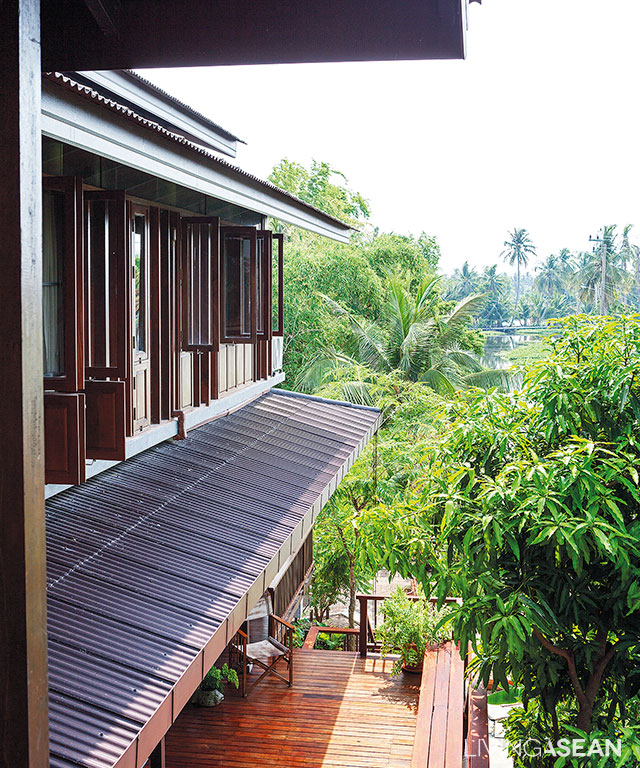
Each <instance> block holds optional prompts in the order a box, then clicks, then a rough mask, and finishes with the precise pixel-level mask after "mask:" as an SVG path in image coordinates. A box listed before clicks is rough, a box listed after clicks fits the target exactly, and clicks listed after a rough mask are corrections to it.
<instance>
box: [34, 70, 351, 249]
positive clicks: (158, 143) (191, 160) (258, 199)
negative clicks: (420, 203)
mask: <svg viewBox="0 0 640 768" xmlns="http://www.w3.org/2000/svg"><path fill="white" fill-rule="evenodd" d="M41 126H42V134H43V135H44V136H47V137H49V138H52V139H55V140H58V141H61V142H63V143H65V144H69V145H71V146H74V147H77V148H79V149H83V150H85V151H88V152H91V153H93V154H96V155H99V156H100V157H104V158H106V159H109V160H113V161H115V162H118V163H122V164H123V165H126V166H128V167H130V168H133V169H136V170H139V171H142V172H144V173H148V174H150V175H151V176H154V177H157V178H159V179H163V180H165V181H169V182H173V183H175V184H178V185H180V186H183V187H186V188H187V189H192V190H195V191H197V192H200V193H202V194H204V195H207V196H210V197H212V198H215V199H217V200H222V201H224V202H228V203H231V204H233V205H236V206H239V207H241V208H245V209H247V210H250V211H254V212H256V213H259V214H261V215H263V216H273V217H274V218H277V219H278V220H280V221H283V222H286V223H288V224H293V225H294V226H297V227H301V228H302V229H307V230H309V231H311V232H315V233H317V234H320V235H323V236H325V237H329V238H331V239H333V240H337V241H339V242H348V240H349V234H350V232H351V229H350V227H349V226H348V225H347V224H343V223H341V222H339V221H338V220H336V219H334V218H333V217H331V216H329V215H327V214H323V213H322V212H321V211H318V210H316V209H314V208H313V207H311V206H308V205H306V204H305V203H303V202H302V201H299V200H297V199H296V198H294V197H293V196H291V195H289V194H288V193H286V192H284V191H282V190H279V189H277V188H276V187H274V186H273V185H272V184H269V183H268V182H264V181H261V180H260V179H257V178H255V177H253V176H251V175H250V174H248V173H246V172H245V171H242V170H241V169H240V168H235V167H234V166H232V165H231V164H229V163H227V162H226V161H224V160H222V159H220V158H216V157H214V156H212V155H210V154H208V153H207V152H206V151H205V150H202V149H200V148H198V147H196V146H195V145H193V144H191V143H190V142H188V141H185V140H184V139H181V137H169V136H167V135H163V133H162V132H158V131H157V130H153V129H150V128H149V127H147V126H145V125H144V124H143V123H142V122H136V121H135V120H130V119H127V118H126V117H125V116H124V115H122V114H119V113H118V112H117V111H113V110H110V109H106V108H105V107H104V106H103V105H102V104H100V103H96V101H94V100H91V99H90V98H82V97H79V96H78V94H77V93H76V92H74V91H72V90H69V89H68V88H61V87H59V85H58V84H57V83H55V82H52V81H51V80H48V79H46V78H45V79H44V80H43V89H42V121H41ZM165 133H166V132H165ZM176 139H177V140H176Z"/></svg>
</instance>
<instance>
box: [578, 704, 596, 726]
mask: <svg viewBox="0 0 640 768" xmlns="http://www.w3.org/2000/svg"><path fill="white" fill-rule="evenodd" d="M592 717H593V706H592V705H591V704H589V703H583V704H581V705H580V709H579V710H578V719H577V720H576V728H579V729H580V730H581V731H584V732H585V733H590V732H591V719H592Z"/></svg>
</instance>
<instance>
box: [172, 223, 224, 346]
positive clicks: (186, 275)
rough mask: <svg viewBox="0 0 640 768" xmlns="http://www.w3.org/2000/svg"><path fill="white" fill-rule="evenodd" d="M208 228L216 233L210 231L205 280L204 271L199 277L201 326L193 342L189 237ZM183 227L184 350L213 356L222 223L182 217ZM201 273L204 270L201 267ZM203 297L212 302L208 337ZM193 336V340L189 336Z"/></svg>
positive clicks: (182, 299)
mask: <svg viewBox="0 0 640 768" xmlns="http://www.w3.org/2000/svg"><path fill="white" fill-rule="evenodd" d="M203 225H208V226H210V227H212V228H213V229H210V230H209V240H208V243H209V246H210V250H209V253H208V258H207V261H206V262H205V264H204V266H205V272H204V277H203V276H202V271H201V272H200V274H199V275H198V278H197V279H198V285H199V289H200V300H199V302H198V309H199V316H200V317H199V322H198V334H197V336H198V338H197V340H194V338H193V336H194V335H195V334H192V333H191V331H190V329H191V326H192V323H191V311H192V302H191V297H192V295H193V287H192V286H193V282H192V281H193V279H194V276H193V271H192V268H193V260H192V258H190V256H191V253H192V246H191V245H190V242H189V235H190V234H191V235H193V231H194V229H193V228H194V227H198V228H200V227H202V226H203ZM180 227H181V238H180V240H181V244H182V248H181V282H182V290H181V303H182V311H181V318H182V329H181V337H182V338H181V347H182V350H183V351H184V352H212V351H217V349H218V343H219V342H218V338H219V330H218V315H219V311H218V306H219V300H218V292H219V287H218V286H219V274H220V219H219V217H218V216H183V217H182V218H181V219H180ZM198 231H199V236H200V243H201V245H202V242H203V233H202V231H201V230H200V229H198ZM200 269H202V267H200ZM203 297H206V298H207V301H208V302H209V306H208V311H206V309H205V311H206V315H207V316H208V317H207V318H206V320H207V324H208V330H207V331H206V333H205V334H203V331H202V325H203V320H204V319H205V318H204V317H203V310H202V305H201V304H200V301H201V300H202V298H203ZM190 334H191V336H190Z"/></svg>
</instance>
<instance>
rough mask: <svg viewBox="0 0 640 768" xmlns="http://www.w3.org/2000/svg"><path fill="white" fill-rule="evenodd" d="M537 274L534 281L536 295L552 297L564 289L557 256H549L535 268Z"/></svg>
mask: <svg viewBox="0 0 640 768" xmlns="http://www.w3.org/2000/svg"><path fill="white" fill-rule="evenodd" d="M536 272H537V273H538V274H537V276H536V279H535V280H534V283H533V284H534V286H535V288H536V290H537V291H538V293H541V294H546V295H547V296H552V295H553V294H554V293H560V292H561V291H562V289H563V288H564V280H563V279H562V267H561V263H560V259H559V257H558V256H554V255H553V254H551V255H550V256H547V258H546V259H545V260H544V261H543V262H542V264H539V265H538V266H537V267H536Z"/></svg>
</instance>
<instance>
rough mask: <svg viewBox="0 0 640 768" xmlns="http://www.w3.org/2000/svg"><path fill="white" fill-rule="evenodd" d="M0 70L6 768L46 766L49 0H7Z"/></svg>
mask: <svg viewBox="0 0 640 768" xmlns="http://www.w3.org/2000/svg"><path fill="white" fill-rule="evenodd" d="M0 71H1V72H2V78H0V112H1V115H0V168H1V169H2V176H1V178H0V248H1V251H0V263H1V264H2V269H0V308H1V310H0V340H1V343H0V373H1V375H0V402H1V403H2V411H3V418H2V432H3V440H2V449H1V456H0V768H9V767H10V768H45V766H48V765H49V744H48V728H47V717H48V712H47V710H48V699H47V636H46V594H45V535H44V533H45V532H44V447H43V436H42V423H43V386H42V178H41V176H42V174H41V138H40V88H41V80H40V0H3V1H2V2H1V3H0Z"/></svg>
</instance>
